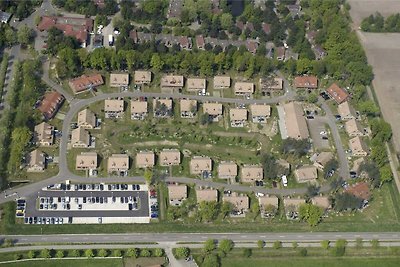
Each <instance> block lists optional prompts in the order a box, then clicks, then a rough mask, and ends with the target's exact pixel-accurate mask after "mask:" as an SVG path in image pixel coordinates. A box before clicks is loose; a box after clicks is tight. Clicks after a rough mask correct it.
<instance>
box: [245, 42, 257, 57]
mask: <svg viewBox="0 0 400 267" xmlns="http://www.w3.org/2000/svg"><path fill="white" fill-rule="evenodd" d="M246 48H247V50H248V51H249V52H250V53H252V54H255V53H256V52H257V48H258V43H257V42H256V41H252V40H248V41H247V42H246Z"/></svg>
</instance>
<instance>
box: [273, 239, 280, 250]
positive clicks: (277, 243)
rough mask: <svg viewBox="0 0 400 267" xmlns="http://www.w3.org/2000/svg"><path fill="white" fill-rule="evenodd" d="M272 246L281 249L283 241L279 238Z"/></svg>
mask: <svg viewBox="0 0 400 267" xmlns="http://www.w3.org/2000/svg"><path fill="white" fill-rule="evenodd" d="M272 247H273V248H274V249H280V248H282V242H281V241H278V240H277V241H275V242H274V244H273V245H272Z"/></svg>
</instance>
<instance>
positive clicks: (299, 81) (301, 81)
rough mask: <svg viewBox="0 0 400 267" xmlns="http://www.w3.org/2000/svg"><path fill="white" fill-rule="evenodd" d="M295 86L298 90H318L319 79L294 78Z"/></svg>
mask: <svg viewBox="0 0 400 267" xmlns="http://www.w3.org/2000/svg"><path fill="white" fill-rule="evenodd" d="M294 86H295V87H296V88H310V89H316V88H318V79H317V77H315V76H297V77H296V78H294Z"/></svg>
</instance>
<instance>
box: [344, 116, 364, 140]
mask: <svg viewBox="0 0 400 267" xmlns="http://www.w3.org/2000/svg"><path fill="white" fill-rule="evenodd" d="M344 128H345V130H346V133H347V134H348V135H349V136H350V137H354V136H363V135H364V129H363V127H362V126H361V124H360V123H359V122H358V121H356V119H350V120H348V121H346V122H345V123H344Z"/></svg>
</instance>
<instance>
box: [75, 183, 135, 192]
mask: <svg viewBox="0 0 400 267" xmlns="http://www.w3.org/2000/svg"><path fill="white" fill-rule="evenodd" d="M74 190H75V191H87V190H89V191H104V190H108V191H115V190H121V191H124V190H133V191H139V190H140V185H138V184H131V185H128V184H107V185H105V184H75V185H74Z"/></svg>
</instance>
